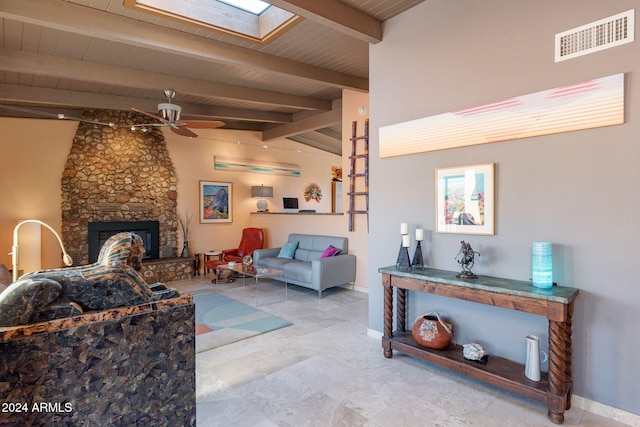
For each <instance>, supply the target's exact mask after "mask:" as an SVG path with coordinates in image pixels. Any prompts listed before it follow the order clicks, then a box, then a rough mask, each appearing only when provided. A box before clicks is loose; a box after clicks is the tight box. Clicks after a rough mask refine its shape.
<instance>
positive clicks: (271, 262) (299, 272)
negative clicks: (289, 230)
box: [253, 234, 356, 298]
mask: <svg viewBox="0 0 640 427" xmlns="http://www.w3.org/2000/svg"><path fill="white" fill-rule="evenodd" d="M287 242H289V243H295V242H297V243H298V247H297V249H296V251H295V254H294V255H293V258H291V259H289V258H279V257H278V254H279V253H280V249H281V248H269V249H258V250H256V251H254V252H253V263H254V265H255V266H256V267H258V268H259V267H267V268H276V269H278V270H283V271H284V275H283V276H282V277H276V279H278V280H281V281H286V282H287V283H293V284H295V285H299V286H304V287H306V288H310V289H315V290H317V291H318V297H320V298H322V291H324V290H325V289H327V288H331V287H334V286H340V285H344V284H348V283H352V282H354V281H355V280H356V257H355V255H353V254H349V253H348V251H349V240H348V239H347V238H346V237H334V236H319V235H312V234H289V238H288V239H287ZM329 245H332V246H334V247H336V248H338V249H340V252H339V253H338V254H337V255H335V256H331V257H328V258H321V257H320V256H321V255H322V253H323V252H324V250H325V249H327V247H328V246H329Z"/></svg>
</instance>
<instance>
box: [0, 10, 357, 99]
mask: <svg viewBox="0 0 640 427" xmlns="http://www.w3.org/2000/svg"><path fill="white" fill-rule="evenodd" d="M0 17H2V18H6V19H11V20H15V21H19V22H24V23H29V24H33V25H39V26H42V27H45V28H53V29H57V30H60V31H66V32H70V33H73V34H81V35H84V36H87V37H94V38H97V39H103V40H110V41H114V42H118V43H123V44H126V45H130V46H138V47H142V48H147V49H152V50H156V51H161V52H167V53H171V54H175V55H180V56H186V57H190V58H196V59H199V60H202V61H209V62H213V63H219V64H227V65H235V66H241V67H246V68H249V69H259V70H261V71H263V72H266V73H270V74H272V75H280V76H286V77H288V78H299V79H305V80H310V81H316V82H319V83H322V84H327V85H330V86H332V87H337V88H341V89H353V90H357V91H367V90H368V89H369V80H368V79H367V78H364V77H358V76H354V75H350V74H346V73H341V72H338V71H334V70H329V69H326V68H321V67H317V66H313V65H309V64H305V63H302V62H298V61H293V60H290V59H284V58H279V57H277V56H273V55H269V54H265V53H262V52H259V51H256V50H252V49H249V48H243V47H240V46H235V45H230V44H227V43H223V42H219V41H216V40H211V39H206V38H203V37H198V36H195V35H192V34H185V33H184V32H181V31H178V30H173V29H171V28H164V27H159V26H157V25H154V24H151V23H148V22H143V21H138V20H134V19H129V18H126V17H122V16H116V15H113V14H110V13H108V12H102V11H100V10H97V9H93V8H89V7H84V6H79V5H76V4H73V3H69V2H66V1H62V0H30V1H24V0H0Z"/></svg>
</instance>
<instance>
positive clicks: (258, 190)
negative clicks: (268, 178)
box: [251, 185, 273, 212]
mask: <svg viewBox="0 0 640 427" xmlns="http://www.w3.org/2000/svg"><path fill="white" fill-rule="evenodd" d="M251 197H255V198H258V199H259V200H258V202H257V203H256V207H257V208H258V212H268V211H269V202H267V201H266V200H265V197H268V198H271V197H273V187H265V186H264V185H260V186H258V185H254V186H252V187H251Z"/></svg>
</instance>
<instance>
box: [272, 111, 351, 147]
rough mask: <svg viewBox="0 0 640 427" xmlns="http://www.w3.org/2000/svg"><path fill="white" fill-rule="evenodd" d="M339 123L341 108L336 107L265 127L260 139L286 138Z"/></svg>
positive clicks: (340, 121) (340, 120)
mask: <svg viewBox="0 0 640 427" xmlns="http://www.w3.org/2000/svg"><path fill="white" fill-rule="evenodd" d="M340 123H342V108H337V109H335V110H331V111H327V112H324V113H320V114H316V115H314V116H311V117H306V118H304V119H300V120H295V121H294V122H292V123H289V124H286V125H280V126H277V127H274V128H271V129H266V130H264V131H263V132H262V140H263V141H270V140H272V139H276V138H287V137H290V136H294V135H299V134H301V133H306V132H311V131H315V130H318V129H322V128H327V127H333V126H337V125H339V124H340Z"/></svg>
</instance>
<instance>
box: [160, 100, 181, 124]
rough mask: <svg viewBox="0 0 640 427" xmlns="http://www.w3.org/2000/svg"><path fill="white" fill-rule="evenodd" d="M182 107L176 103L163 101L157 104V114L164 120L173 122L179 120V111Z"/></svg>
mask: <svg viewBox="0 0 640 427" xmlns="http://www.w3.org/2000/svg"><path fill="white" fill-rule="evenodd" d="M181 111H182V107H180V106H179V105H176V104H171V103H168V102H163V103H160V104H158V114H159V115H160V117H162V118H163V119H165V120H168V121H170V122H171V123H175V122H177V121H178V120H180V112H181Z"/></svg>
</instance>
